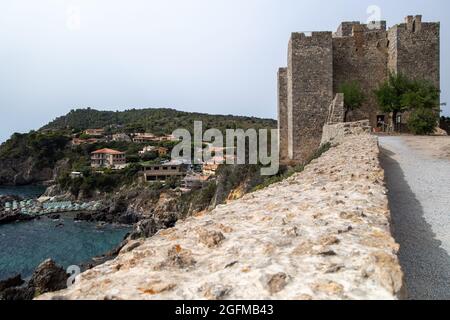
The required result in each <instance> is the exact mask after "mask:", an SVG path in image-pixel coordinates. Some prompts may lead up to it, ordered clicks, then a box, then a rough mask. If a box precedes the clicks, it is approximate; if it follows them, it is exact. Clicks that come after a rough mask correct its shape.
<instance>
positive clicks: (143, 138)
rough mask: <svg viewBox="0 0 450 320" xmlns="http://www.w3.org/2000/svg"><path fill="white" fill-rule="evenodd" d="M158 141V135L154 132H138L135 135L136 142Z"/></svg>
mask: <svg viewBox="0 0 450 320" xmlns="http://www.w3.org/2000/svg"><path fill="white" fill-rule="evenodd" d="M155 141H158V139H157V137H156V136H155V135H154V134H152V133H136V134H135V135H134V137H133V142H135V143H146V142H155Z"/></svg>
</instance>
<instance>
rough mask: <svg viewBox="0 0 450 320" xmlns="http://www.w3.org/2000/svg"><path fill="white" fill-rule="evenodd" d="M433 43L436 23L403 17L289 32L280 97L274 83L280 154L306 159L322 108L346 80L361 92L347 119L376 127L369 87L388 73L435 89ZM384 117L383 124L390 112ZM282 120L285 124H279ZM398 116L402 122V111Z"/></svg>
mask: <svg viewBox="0 0 450 320" xmlns="http://www.w3.org/2000/svg"><path fill="white" fill-rule="evenodd" d="M439 45H440V24H439V23H423V22H422V17H421V16H415V17H413V16H409V17H407V18H406V22H405V23H403V24H399V25H395V26H394V27H392V28H390V29H389V30H386V22H385V21H379V22H371V23H369V24H367V25H366V24H361V23H359V22H343V23H342V24H341V25H340V26H339V28H338V30H337V32H335V33H334V34H332V33H331V32H313V33H312V36H311V37H307V36H305V34H303V33H293V34H292V36H291V39H290V41H289V49H288V68H287V70H286V76H287V84H286V95H285V94H284V92H282V90H284V88H282V86H281V85H282V84H283V83H282V81H280V82H279V86H281V87H280V88H279V90H280V91H279V92H280V93H279V112H280V113H282V112H283V110H284V104H285V101H287V107H286V109H287V116H286V115H284V116H282V115H281V114H280V116H279V118H280V128H286V127H287V134H286V132H284V138H283V137H281V138H280V141H282V139H286V135H287V144H286V143H283V144H282V145H280V146H281V150H280V152H281V154H283V156H286V153H287V156H288V158H289V162H290V164H291V163H300V162H303V161H305V160H307V159H308V158H309V157H310V155H311V154H312V153H313V152H314V151H315V150H316V148H317V147H318V146H319V144H320V136H321V132H322V127H323V125H324V124H325V122H326V120H327V116H328V113H329V109H328V107H329V105H330V103H331V102H332V101H333V98H334V97H335V95H336V94H337V93H340V92H339V91H340V89H339V88H340V86H341V85H342V84H344V83H346V82H350V81H356V82H358V84H359V85H360V87H361V89H362V90H363V92H364V93H365V96H366V101H364V103H363V105H362V107H361V108H359V109H358V110H355V111H353V112H349V114H348V118H347V121H350V122H354V121H360V120H365V119H369V121H370V125H371V126H372V127H376V126H377V116H378V115H382V114H383V113H382V112H381V111H380V110H379V109H380V108H379V105H378V101H377V99H376V96H375V93H374V91H375V90H376V89H377V88H378V87H379V85H380V84H381V83H383V82H384V81H385V80H386V79H387V76H388V75H389V72H395V73H403V74H405V75H406V76H408V77H409V78H412V79H427V80H429V81H431V82H432V83H433V84H434V85H436V86H437V87H438V88H440V81H439V80H440V74H439V72H440V70H439V68H440V56H439V55H440V47H439ZM281 80H283V79H281ZM284 99H286V100H284ZM384 116H385V121H386V122H387V123H389V121H390V115H388V114H384ZM286 118H287V126H285V125H284V124H283V121H286ZM402 119H403V121H405V120H406V119H407V114H404V115H403V117H402ZM281 134H283V133H281ZM286 145H287V146H286ZM283 149H284V150H283ZM283 156H282V157H283Z"/></svg>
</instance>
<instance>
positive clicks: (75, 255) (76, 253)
mask: <svg viewBox="0 0 450 320" xmlns="http://www.w3.org/2000/svg"><path fill="white" fill-rule="evenodd" d="M61 223H62V224H63V226H58V225H59V224H61ZM96 226H97V224H95V223H89V222H75V221H74V220H73V217H71V216H63V217H61V219H60V220H59V221H53V220H51V219H48V218H42V219H41V220H33V221H29V222H20V223H13V224H7V225H3V226H0V279H4V278H7V277H10V276H12V275H15V274H17V273H20V274H22V277H24V278H27V277H29V276H31V274H32V273H33V271H34V269H35V268H36V267H37V266H38V265H39V264H40V263H41V262H42V261H44V260H45V259H47V258H52V259H53V260H54V261H56V263H57V264H59V265H61V266H64V267H65V268H67V267H68V266H70V265H79V264H82V263H85V262H89V261H91V258H92V257H95V256H99V255H102V254H105V253H106V252H108V251H109V250H111V249H113V248H115V247H116V246H117V245H118V244H120V242H121V241H122V240H123V238H124V236H125V235H126V234H127V233H128V232H129V231H130V228H125V227H116V226H105V227H102V228H101V229H97V228H96Z"/></svg>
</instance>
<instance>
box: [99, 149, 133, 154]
mask: <svg viewBox="0 0 450 320" xmlns="http://www.w3.org/2000/svg"><path fill="white" fill-rule="evenodd" d="M92 153H94V154H99V153H105V154H125V152H120V151H117V150H113V149H107V148H105V149H100V150H97V151H94V152H92Z"/></svg>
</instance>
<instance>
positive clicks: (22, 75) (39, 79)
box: [0, 0, 450, 141]
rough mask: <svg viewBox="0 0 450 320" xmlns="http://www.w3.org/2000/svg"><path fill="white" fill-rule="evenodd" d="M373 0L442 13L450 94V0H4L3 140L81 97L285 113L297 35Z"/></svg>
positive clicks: (363, 9) (391, 19)
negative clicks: (292, 39)
mask: <svg viewBox="0 0 450 320" xmlns="http://www.w3.org/2000/svg"><path fill="white" fill-rule="evenodd" d="M371 5H375V6H378V7H379V8H380V10H381V19H385V20H387V21H388V25H389V26H391V25H393V24H395V23H398V22H402V21H403V18H404V17H405V16H406V15H408V14H410V15H413V14H423V16H424V20H425V21H441V28H442V29H441V47H442V52H441V59H442V60H441V62H442V64H441V78H442V101H443V102H444V101H448V100H450V99H449V92H448V88H449V84H450V83H449V82H450V79H449V61H448V60H449V59H448V57H449V54H450V52H449V42H448V39H449V36H450V34H449V33H450V30H449V24H448V23H449V20H450V1H448V0H429V1H425V0H423V1H419V0H408V1H406V0H396V1H392V0H390V1H384V0H383V1H381V0H370V1H362V0H338V1H336V0H330V1H319V0H313V1H311V0H303V1H301V0H127V1H125V0H121V1H119V0H79V1H76V0H67V1H66V0H39V1H36V0H1V2H0V41H1V42H0V141H4V140H5V139H6V138H7V137H9V136H10V135H11V134H12V133H13V132H26V131H28V130H30V129H36V128H39V127H40V126H42V125H43V124H45V123H47V122H48V121H49V120H52V119H53V118H55V117H57V116H59V115H63V114H65V113H67V112H68V111H69V110H70V109H73V108H78V107H93V108H97V109H103V110H123V109H126V108H132V107H136V108H142V107H170V108H175V109H178V110H186V111H198V112H207V113H220V114H236V115H253V116H258V117H269V118H275V117H276V71H277V68H278V67H279V66H284V65H285V64H286V51H287V41H288V39H289V36H290V33H291V32H293V31H315V30H317V31H327V30H332V31H334V30H335V29H336V28H337V26H338V24H339V23H340V22H341V21H344V20H361V21H363V22H365V21H367V20H368V19H369V17H371V16H373V15H374V14H375V15H376V12H377V11H376V10H369V11H370V12H371V13H368V8H369V6H371ZM369 9H370V8H369ZM370 20H372V19H370ZM368 72H370V71H368ZM445 113H446V114H447V115H450V108H448V107H447V108H446V110H445Z"/></svg>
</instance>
